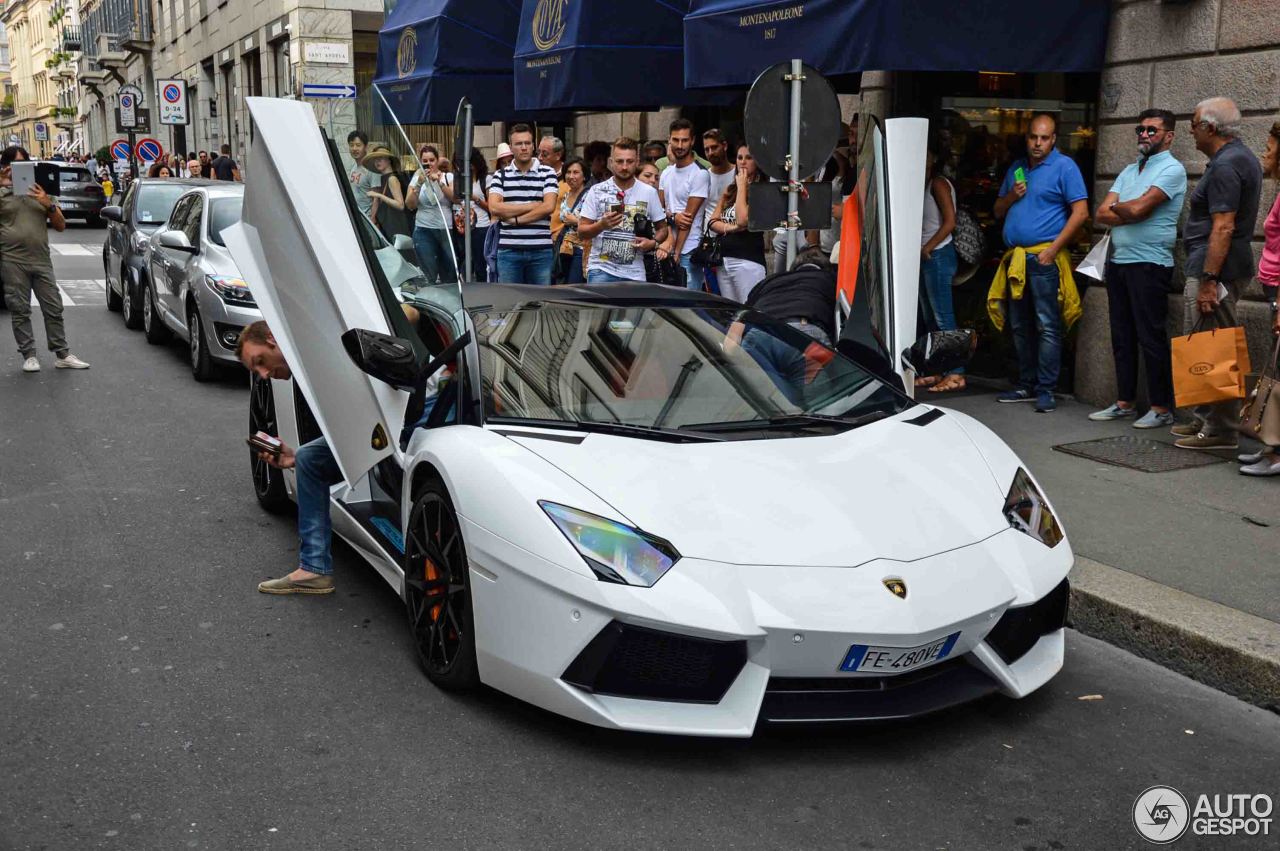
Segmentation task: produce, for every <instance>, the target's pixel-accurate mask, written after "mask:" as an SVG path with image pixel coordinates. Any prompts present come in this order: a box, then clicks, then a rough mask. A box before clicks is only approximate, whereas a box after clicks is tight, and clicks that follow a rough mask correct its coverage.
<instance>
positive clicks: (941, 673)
mask: <svg viewBox="0 0 1280 851" xmlns="http://www.w3.org/2000/svg"><path fill="white" fill-rule="evenodd" d="M997 688H998V686H997V685H996V682H995V680H993V679H991V677H989V676H987V674H986V673H984V672H983V671H981V670H979V669H978V668H976V667H974V666H973V665H971V664H969V662H968V660H967V659H966V658H965V657H964V656H960V657H957V658H955V659H947V660H944V661H942V662H939V663H938V664H936V665H930V666H929V667H927V668H921V669H920V670H918V671H910V672H908V673H905V674H898V675H897V676H892V677H821V678H817V677H772V678H770V680H769V685H768V687H767V688H766V690H765V694H764V703H763V704H762V705H761V707H760V720H761V721H768V722H772V723H797V722H803V723H819V722H824V721H885V720H892V719H897V718H910V717H913V716H916V715H925V714H928V713H930V712H937V711H938V710H940V709H946V708H948V707H951V706H956V705H957V704H961V703H967V702H968V701H970V700H976V699H978V698H980V697H983V696H985V695H988V694H991V693H992V692H994V691H996V689H997Z"/></svg>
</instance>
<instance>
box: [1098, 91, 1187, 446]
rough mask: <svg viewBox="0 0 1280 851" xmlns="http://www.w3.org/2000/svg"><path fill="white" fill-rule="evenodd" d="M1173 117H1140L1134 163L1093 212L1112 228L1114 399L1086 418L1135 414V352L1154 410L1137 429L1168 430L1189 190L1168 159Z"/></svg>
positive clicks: (1179, 168)
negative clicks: (1178, 260) (1182, 222)
mask: <svg viewBox="0 0 1280 851" xmlns="http://www.w3.org/2000/svg"><path fill="white" fill-rule="evenodd" d="M1174 125H1175V120H1174V117H1173V113H1172V112H1169V111H1168V110H1167V109H1148V110H1147V111H1145V112H1143V113H1142V114H1141V115H1140V116H1138V126H1137V127H1135V128H1133V129H1134V133H1135V134H1136V135H1137V147H1138V160H1137V162H1134V163H1131V164H1129V165H1127V166H1125V169H1124V171H1122V172H1120V176H1119V177H1117V178H1116V181H1115V183H1114V184H1112V186H1111V191H1110V192H1108V193H1107V197H1106V198H1104V199H1102V203H1101V204H1099V205H1098V209H1097V212H1095V213H1094V214H1093V218H1094V220H1095V221H1096V222H1097V223H1098V224H1100V225H1107V226H1109V227H1110V228H1111V258H1110V260H1109V261H1108V262H1107V280H1106V284H1107V298H1108V303H1109V311H1110V314H1111V351H1112V354H1113V355H1114V356H1115V361H1116V389H1117V394H1116V396H1117V401H1116V403H1115V404H1114V405H1112V406H1111V407H1109V408H1104V409H1103V410H1101V411H1096V412H1094V413H1092V414H1090V415H1089V419H1091V420H1094V421H1095V422H1106V421H1109V420H1119V419H1124V418H1126V417H1132V416H1135V415H1136V413H1137V412H1136V410H1135V409H1134V403H1135V400H1136V399H1137V396H1138V351H1139V350H1141V351H1142V358H1143V361H1144V363H1145V364H1146V367H1147V397H1148V402H1150V404H1151V409H1150V410H1149V411H1147V413H1146V414H1144V415H1143V416H1142V417H1141V418H1140V419H1138V420H1135V421H1134V423H1133V427H1134V428H1159V427H1169V426H1172V425H1173V422H1174V421H1173V379H1172V377H1171V375H1170V370H1169V363H1170V352H1169V335H1168V332H1167V331H1166V330H1165V321H1166V320H1167V319H1168V315H1169V292H1170V284H1171V283H1172V280H1173V244H1174V242H1175V241H1176V240H1177V238H1178V215H1179V214H1180V213H1181V212H1182V199H1183V196H1185V195H1186V193H1187V170H1186V169H1185V168H1184V167H1183V165H1182V163H1180V162H1178V161H1177V160H1176V159H1174V158H1173V154H1172V153H1170V151H1169V149H1170V148H1171V147H1172V146H1173V131H1174Z"/></svg>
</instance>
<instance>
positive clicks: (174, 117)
mask: <svg viewBox="0 0 1280 851" xmlns="http://www.w3.org/2000/svg"><path fill="white" fill-rule="evenodd" d="M156 86H157V87H158V88H159V89H160V99H159V103H160V123H161V124H187V123H188V121H187V83H186V81H185V80H159V81H157V83H156Z"/></svg>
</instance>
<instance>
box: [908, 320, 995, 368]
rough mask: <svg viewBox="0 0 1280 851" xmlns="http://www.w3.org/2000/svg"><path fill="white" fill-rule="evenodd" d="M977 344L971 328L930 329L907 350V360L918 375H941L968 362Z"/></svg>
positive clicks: (975, 335)
mask: <svg viewBox="0 0 1280 851" xmlns="http://www.w3.org/2000/svg"><path fill="white" fill-rule="evenodd" d="M977 345H978V335H977V333H976V332H975V331H974V330H973V329H972V328H957V329H955V330H954V331H930V332H929V333H928V334H925V335H924V336H923V337H921V338H920V339H919V340H916V343H915V345H914V346H912V347H911V350H910V351H909V352H907V362H908V363H910V364H911V366H912V367H913V368H914V369H915V371H916V373H917V374H918V375H942V374H943V373H946V372H950V371H951V370H953V369H959V368H960V367H962V366H964V365H965V364H967V363H969V359H970V358H971V357H973V351H974V349H975V348H977Z"/></svg>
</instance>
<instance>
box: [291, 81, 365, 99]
mask: <svg viewBox="0 0 1280 851" xmlns="http://www.w3.org/2000/svg"><path fill="white" fill-rule="evenodd" d="M302 96H303V97H304V98H354V97H355V96H356V87H355V86H344V85H335V84H329V83H303V84H302Z"/></svg>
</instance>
